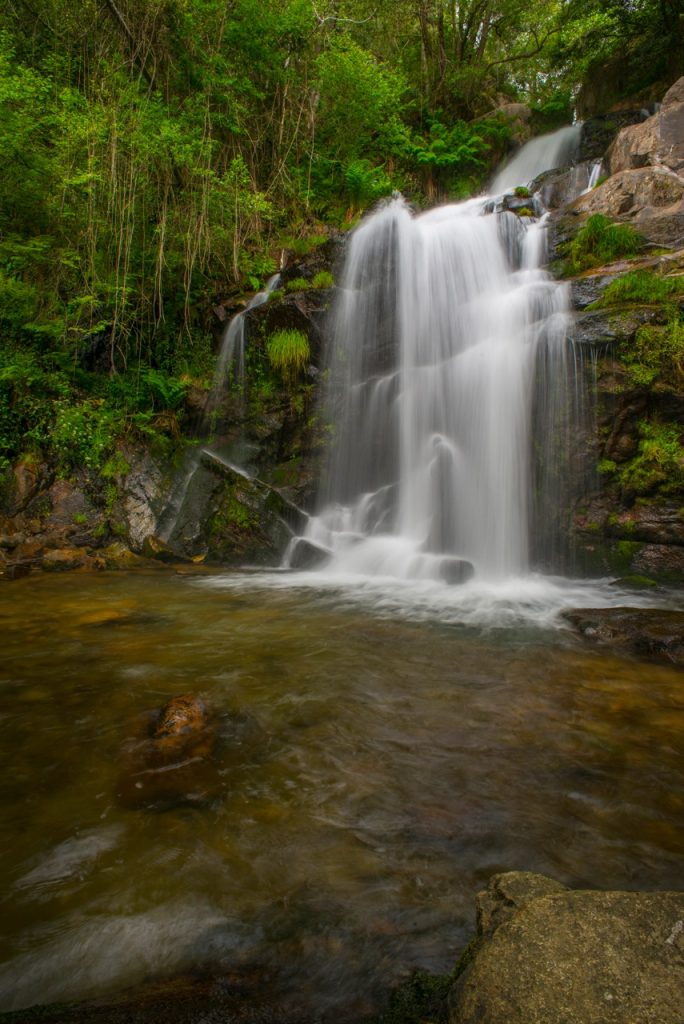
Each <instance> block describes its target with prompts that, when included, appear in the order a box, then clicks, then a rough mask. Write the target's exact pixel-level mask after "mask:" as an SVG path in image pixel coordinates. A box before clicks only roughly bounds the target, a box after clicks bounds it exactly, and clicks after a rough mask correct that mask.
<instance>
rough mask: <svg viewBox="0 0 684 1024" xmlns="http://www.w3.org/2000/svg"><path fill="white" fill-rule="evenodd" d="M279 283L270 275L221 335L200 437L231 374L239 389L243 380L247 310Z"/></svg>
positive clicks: (264, 299)
mask: <svg viewBox="0 0 684 1024" xmlns="http://www.w3.org/2000/svg"><path fill="white" fill-rule="evenodd" d="M279 283H280V274H274V275H273V277H271V278H269V280H268V282H267V284H266V287H265V288H264V290H263V291H261V292H257V293H256V295H254V296H253V297H252V298H251V299H250V301H249V302H248V303H247V305H246V307H245V308H244V310H242V312H240V313H236V314H235V316H234V317H233V318H232V319H231V321H230V323H229V324H228V326H227V327H226V329H225V331H224V332H223V337H222V339H221V346H220V348H219V354H218V358H217V360H216V368H215V370H214V379H213V381H212V385H211V391H210V392H209V396H208V398H207V403H206V406H205V414H204V422H203V424H202V427H201V429H200V435H202V434H203V433H204V434H206V433H207V431H208V427H209V423H208V417H209V416H210V414H211V413H212V412H213V411H214V410H215V409H216V407H217V405H219V404H220V402H221V399H222V397H223V394H224V391H225V388H226V385H227V383H228V376H229V373H230V371H231V370H232V371H233V372H234V374H235V383H236V384H237V386H238V387H240V388H241V387H243V385H244V380H245V316H246V314H247V313H248V312H249V310H250V309H255V308H256V307H257V306H263V304H264V303H265V302H268V297H269V295H270V294H271V292H272V291H274V290H275V289H276V288H277V287H278V284H279Z"/></svg>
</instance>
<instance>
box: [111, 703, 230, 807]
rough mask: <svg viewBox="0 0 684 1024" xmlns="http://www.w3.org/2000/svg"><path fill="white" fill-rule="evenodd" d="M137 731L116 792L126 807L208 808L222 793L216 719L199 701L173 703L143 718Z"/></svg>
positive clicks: (126, 750) (125, 755)
mask: <svg viewBox="0 0 684 1024" xmlns="http://www.w3.org/2000/svg"><path fill="white" fill-rule="evenodd" d="M133 731H134V735H133V736H132V737H131V739H129V740H128V741H127V742H126V743H125V744H124V747H123V764H122V771H121V774H120V776H119V779H118V782H117V787H116V794H117V798H118V800H119V801H120V802H121V803H122V804H123V805H124V806H125V807H130V808H134V807H145V806H155V807H167V806H172V805H175V804H177V803H191V804H203V803H205V802H206V801H207V800H209V799H211V797H213V796H215V795H216V794H217V793H218V792H219V790H220V785H221V783H220V777H219V775H218V768H217V765H216V763H215V762H214V760H213V758H212V754H213V751H214V747H215V743H216V730H215V723H214V718H213V716H212V714H211V713H210V711H209V709H208V708H207V706H206V704H205V703H204V701H202V700H201V699H200V698H199V697H196V696H195V695H194V694H191V693H183V694H181V695H179V696H178V697H172V698H171V700H169V701H167V703H166V704H164V705H163V706H162V707H161V708H158V709H157V710H156V711H153V712H150V713H148V714H145V715H142V716H141V718H140V720H139V721H138V723H137V724H136V725H135V727H134V730H133Z"/></svg>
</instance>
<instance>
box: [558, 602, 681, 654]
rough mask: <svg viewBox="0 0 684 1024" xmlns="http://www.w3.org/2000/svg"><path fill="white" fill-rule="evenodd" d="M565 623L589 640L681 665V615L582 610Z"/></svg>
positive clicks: (567, 617) (569, 614)
mask: <svg viewBox="0 0 684 1024" xmlns="http://www.w3.org/2000/svg"><path fill="white" fill-rule="evenodd" d="M563 617H564V618H565V620H566V621H567V622H569V623H570V625H572V626H573V627H574V628H575V629H576V630H577V631H578V632H579V633H581V634H582V636H584V637H586V638H587V639H588V640H592V641H596V642H599V643H605V644H609V645H610V646H611V647H618V648H620V649H622V650H626V651H629V652H630V653H631V654H636V655H638V656H641V657H647V658H657V659H659V660H661V661H669V662H674V663H675V664H678V665H681V664H684V612H682V611H676V610H673V609H662V608H581V609H579V610H577V611H568V612H565V613H564V616H563Z"/></svg>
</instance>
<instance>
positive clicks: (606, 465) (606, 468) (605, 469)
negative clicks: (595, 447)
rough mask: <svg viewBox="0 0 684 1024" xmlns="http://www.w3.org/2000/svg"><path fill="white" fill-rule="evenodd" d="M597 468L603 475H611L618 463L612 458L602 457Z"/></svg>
mask: <svg viewBox="0 0 684 1024" xmlns="http://www.w3.org/2000/svg"><path fill="white" fill-rule="evenodd" d="M597 468H598V471H599V473H600V474H601V476H610V475H611V474H612V473H614V472H615V470H616V469H617V463H615V462H613V460H612V459H601V461H600V462H599V464H598V467H597Z"/></svg>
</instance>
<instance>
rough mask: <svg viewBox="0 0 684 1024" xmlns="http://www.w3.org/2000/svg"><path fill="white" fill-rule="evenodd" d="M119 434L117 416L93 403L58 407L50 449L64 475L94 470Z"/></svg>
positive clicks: (63, 404)
mask: <svg viewBox="0 0 684 1024" xmlns="http://www.w3.org/2000/svg"><path fill="white" fill-rule="evenodd" d="M117 433H118V425H117V422H116V416H115V413H114V411H113V410H112V409H108V408H106V407H105V406H102V405H101V404H99V403H97V402H94V401H86V402H81V403H80V404H79V405H69V404H67V403H66V402H64V403H59V404H58V405H57V409H56V415H55V424H54V428H53V430H52V434H51V447H52V449H53V451H54V452H55V453H56V455H57V458H58V463H59V466H60V468H61V469H62V470H63V471H69V470H72V469H81V468H86V469H97V468H99V467H100V466H101V465H102V463H103V460H104V459H105V456H106V455H107V454H108V453H109V452H110V451H111V450H112V448H113V447H114V443H115V440H116V437H117Z"/></svg>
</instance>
